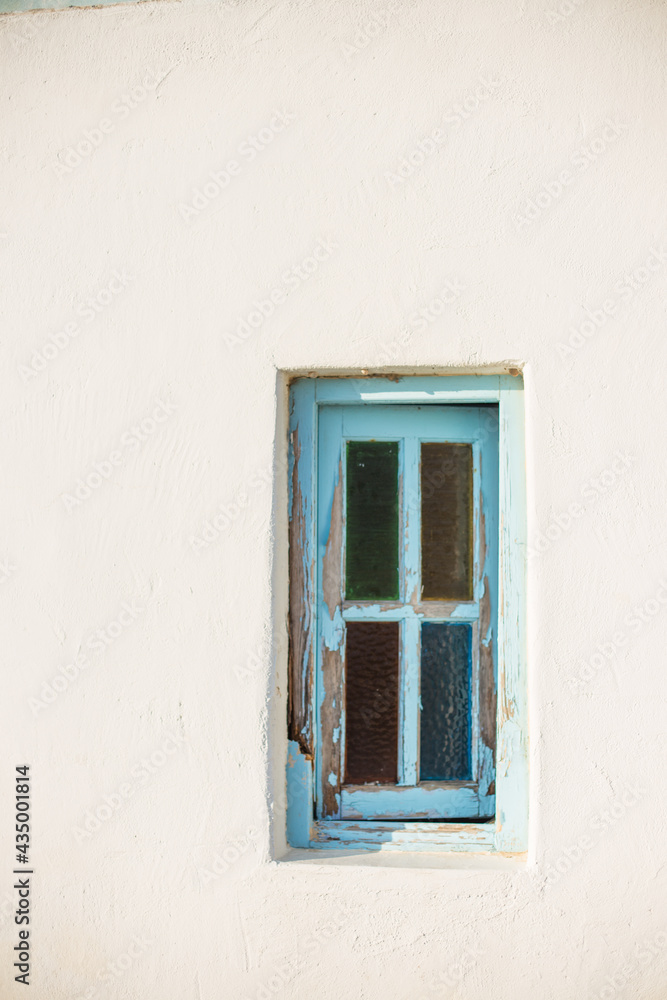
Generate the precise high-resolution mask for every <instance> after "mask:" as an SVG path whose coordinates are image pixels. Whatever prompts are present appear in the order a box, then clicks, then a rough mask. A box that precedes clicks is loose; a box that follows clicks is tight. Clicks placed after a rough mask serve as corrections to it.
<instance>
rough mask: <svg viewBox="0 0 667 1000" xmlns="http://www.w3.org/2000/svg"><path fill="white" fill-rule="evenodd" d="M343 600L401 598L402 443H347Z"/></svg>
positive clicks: (388, 599) (390, 599)
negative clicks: (400, 457)
mask: <svg viewBox="0 0 667 1000" xmlns="http://www.w3.org/2000/svg"><path fill="white" fill-rule="evenodd" d="M345 596H346V598H347V600H348V601H350V600H352V601H364V600H373V599H377V600H382V601H392V600H393V601H396V600H398V442H396V441H349V442H348V445H347V537H346V551H345Z"/></svg>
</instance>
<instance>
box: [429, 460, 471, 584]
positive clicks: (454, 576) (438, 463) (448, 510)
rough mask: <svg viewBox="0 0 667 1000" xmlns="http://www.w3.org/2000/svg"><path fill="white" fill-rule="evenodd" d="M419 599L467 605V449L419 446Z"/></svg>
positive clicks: (469, 515)
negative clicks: (420, 509) (420, 583)
mask: <svg viewBox="0 0 667 1000" xmlns="http://www.w3.org/2000/svg"><path fill="white" fill-rule="evenodd" d="M421 497H422V596H423V598H424V599H425V600H441V601H447V600H449V601H471V600H472V596H473V593H472V575H473V574H472V538H473V532H472V513H473V502H472V445H469V444H446V443H444V442H443V443H440V444H422V448H421Z"/></svg>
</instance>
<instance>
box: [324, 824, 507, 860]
mask: <svg viewBox="0 0 667 1000" xmlns="http://www.w3.org/2000/svg"><path fill="white" fill-rule="evenodd" d="M494 846H495V823H434V822H430V823H419V822H414V821H412V822H399V821H393V822H392V821H390V820H385V821H381V820H371V821H364V822H360V821H358V820H325V821H323V822H315V823H314V824H313V825H312V827H311V840H310V847H311V848H314V849H320V850H331V849H334V850H335V849H337V848H342V849H346V848H353V849H355V850H362V851H363V850H365V851H376V852H377V851H385V852H387V851H411V852H414V853H418V852H420V851H429V852H434V851H466V852H469V853H471V852H477V851H480V852H482V851H493V849H494Z"/></svg>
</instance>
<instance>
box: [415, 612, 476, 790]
mask: <svg viewBox="0 0 667 1000" xmlns="http://www.w3.org/2000/svg"><path fill="white" fill-rule="evenodd" d="M471 647H472V628H471V626H470V625H450V624H443V623H441V622H437V623H436V622H425V623H424V624H423V625H422V627H421V689H420V697H421V727H420V728H421V732H420V754H419V779H420V781H453V780H465V779H470V778H471V777H472V770H471V768H472V763H471V754H470V744H471V731H470V730H471V698H472V694H471V674H472V671H471V663H472V661H471Z"/></svg>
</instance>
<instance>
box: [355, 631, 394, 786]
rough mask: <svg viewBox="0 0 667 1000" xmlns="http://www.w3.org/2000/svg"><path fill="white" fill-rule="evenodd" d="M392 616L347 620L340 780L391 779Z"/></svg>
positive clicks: (363, 781) (392, 742) (392, 745)
mask: <svg viewBox="0 0 667 1000" xmlns="http://www.w3.org/2000/svg"><path fill="white" fill-rule="evenodd" d="M398 628H399V626H398V622H348V625H347V630H346V633H347V634H346V641H345V781H346V783H347V784H353V785H360V784H364V783H366V782H375V781H379V782H382V783H391V784H393V783H395V782H396V780H397V766H398Z"/></svg>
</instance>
